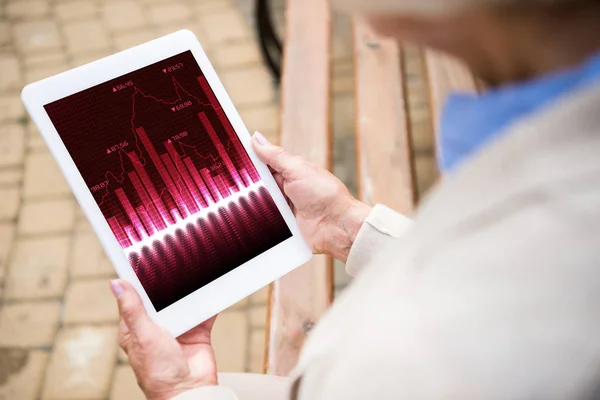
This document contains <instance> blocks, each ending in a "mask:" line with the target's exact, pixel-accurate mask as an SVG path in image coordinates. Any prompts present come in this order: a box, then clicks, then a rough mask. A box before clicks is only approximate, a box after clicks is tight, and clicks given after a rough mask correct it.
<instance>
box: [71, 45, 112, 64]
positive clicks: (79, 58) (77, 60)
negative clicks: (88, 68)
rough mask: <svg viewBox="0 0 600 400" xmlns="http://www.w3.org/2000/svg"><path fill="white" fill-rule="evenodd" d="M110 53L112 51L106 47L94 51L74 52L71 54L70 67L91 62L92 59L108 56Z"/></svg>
mask: <svg viewBox="0 0 600 400" xmlns="http://www.w3.org/2000/svg"><path fill="white" fill-rule="evenodd" d="M111 54H112V51H110V50H108V49H107V50H101V51H95V52H93V53H83V54H75V55H73V59H72V60H71V67H73V68H75V67H79V66H81V65H84V64H88V63H91V62H92V61H96V60H100V59H101V58H104V57H107V56H110V55H111Z"/></svg>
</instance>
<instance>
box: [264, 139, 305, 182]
mask: <svg viewBox="0 0 600 400" xmlns="http://www.w3.org/2000/svg"><path fill="white" fill-rule="evenodd" d="M252 147H253V148H254V151H255V152H256V155H258V158H260V160H261V161H262V162H264V163H265V164H267V165H268V166H269V167H271V168H272V169H273V170H274V171H275V172H279V173H281V174H282V175H283V176H284V178H286V179H288V178H289V175H290V174H292V173H299V172H301V171H303V170H304V167H306V163H307V162H306V161H304V160H303V159H302V158H300V157H298V156H294V155H292V154H290V153H288V152H287V151H285V150H284V149H283V148H282V147H279V146H275V145H274V144H272V143H271V142H269V141H268V140H267V139H266V138H265V137H264V136H263V135H261V134H260V133H259V132H254V135H252Z"/></svg>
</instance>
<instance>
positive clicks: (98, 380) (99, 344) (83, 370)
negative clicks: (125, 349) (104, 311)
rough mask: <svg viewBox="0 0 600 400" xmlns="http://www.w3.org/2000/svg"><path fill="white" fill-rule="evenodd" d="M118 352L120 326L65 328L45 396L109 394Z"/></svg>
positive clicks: (45, 398)
mask: <svg viewBox="0 0 600 400" xmlns="http://www.w3.org/2000/svg"><path fill="white" fill-rule="evenodd" d="M116 355H117V328H116V327H98V326H96V327H91V326H83V327H77V328H71V327H65V328H62V329H61V330H60V331H59V334H58V337H57V340H56V344H55V345H54V349H53V352H52V355H51V357H50V363H49V365H48V370H47V372H46V379H45V381H44V389H43V392H42V399H43V400H58V399H61V400H63V399H64V400H67V399H73V400H75V399H76V400H79V399H104V398H106V397H108V393H109V390H110V380H111V377H112V374H113V369H114V364H115V358H116Z"/></svg>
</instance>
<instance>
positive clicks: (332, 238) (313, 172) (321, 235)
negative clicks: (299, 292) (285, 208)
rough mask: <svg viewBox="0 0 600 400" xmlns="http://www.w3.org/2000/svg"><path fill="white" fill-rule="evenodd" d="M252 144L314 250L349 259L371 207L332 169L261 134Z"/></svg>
mask: <svg viewBox="0 0 600 400" xmlns="http://www.w3.org/2000/svg"><path fill="white" fill-rule="evenodd" d="M252 145H253V147H254V151H255V152H256V154H257V155H258V157H259V158H260V159H261V160H262V161H263V162H264V163H265V164H267V165H268V166H269V167H270V168H271V172H273V176H274V177H275V180H276V181H277V184H278V185H279V187H280V188H281V190H282V191H283V193H284V194H285V195H286V196H287V199H288V203H290V206H291V207H292V209H293V211H294V214H295V215H296V219H297V221H298V226H299V227H300V231H301V232H302V235H303V236H304V238H305V239H306V240H307V241H308V243H309V244H310V246H311V248H312V250H313V252H315V253H322V254H328V255H331V256H333V257H335V258H337V259H339V260H341V261H344V262H345V261H346V259H347V258H348V253H349V251H350V247H351V246H352V243H354V239H355V238H356V235H357V234H358V230H359V229H360V227H361V225H362V223H363V221H364V220H365V218H366V217H367V215H369V212H370V210H371V208H370V207H368V206H367V205H365V204H364V203H362V202H360V201H358V200H356V199H355V198H353V197H352V195H351V194H350V192H349V191H348V189H347V188H346V187H345V186H344V184H343V183H342V182H341V181H340V180H339V179H337V178H336V177H335V176H333V174H331V173H330V172H329V171H327V170H326V169H324V168H321V167H319V166H318V165H316V164H313V163H311V162H308V161H306V160H304V159H302V158H300V157H298V156H293V155H291V154H289V153H287V152H286V151H285V150H283V149H282V148H281V147H278V146H275V145H273V144H271V143H269V142H268V141H267V140H266V139H265V138H264V136H262V135H261V134H260V133H258V132H257V133H255V134H254V136H253V137H252Z"/></svg>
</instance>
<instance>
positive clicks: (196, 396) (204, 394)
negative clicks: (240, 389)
mask: <svg viewBox="0 0 600 400" xmlns="http://www.w3.org/2000/svg"><path fill="white" fill-rule="evenodd" d="M171 400H239V399H238V398H237V396H236V395H235V393H234V392H233V390H231V389H229V388H227V387H225V386H202V387H199V388H196V389H191V390H188V391H187V392H185V393H182V394H180V395H179V396H176V397H173V398H172V399H171Z"/></svg>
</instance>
